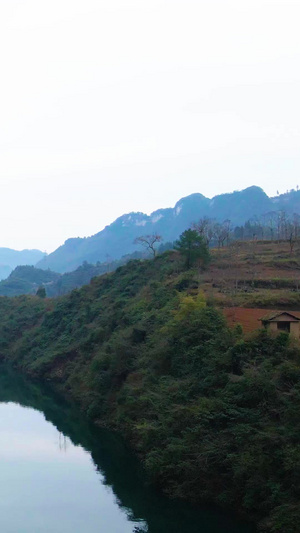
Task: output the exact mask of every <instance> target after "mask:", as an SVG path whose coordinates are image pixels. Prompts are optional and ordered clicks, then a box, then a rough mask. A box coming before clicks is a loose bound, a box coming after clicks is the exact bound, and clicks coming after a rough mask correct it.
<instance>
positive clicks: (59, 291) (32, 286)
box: [0, 245, 165, 297]
mask: <svg viewBox="0 0 300 533" xmlns="http://www.w3.org/2000/svg"><path fill="white" fill-rule="evenodd" d="M160 249H161V250H162V251H163V250H164V249H165V245H162V246H161V247H160ZM147 257H149V256H148V255H147V254H145V252H140V251H139V252H134V253H133V254H130V255H125V256H123V257H121V259H118V260H115V261H112V262H111V263H97V264H96V265H91V264H89V263H87V262H86V261H84V263H83V264H82V265H80V267H78V268H77V269H76V270H74V271H72V272H66V273H65V274H58V273H57V272H52V271H51V270H43V269H41V268H35V267H34V266H17V267H16V268H15V269H14V270H13V271H12V272H11V273H10V275H9V276H8V278H7V279H4V280H2V281H0V296H20V295H21V294H36V291H37V289H38V288H39V287H40V286H43V287H44V288H45V289H46V295H47V297H53V296H62V295H63V294H67V293H68V292H70V291H72V290H73V289H76V288H79V287H82V285H87V284H88V283H89V282H90V281H91V279H92V278H94V277H96V276H101V275H102V274H106V273H107V272H112V271H113V270H116V269H117V268H118V267H120V266H122V265H124V264H125V263H127V262H128V261H130V260H133V259H142V258H147Z"/></svg>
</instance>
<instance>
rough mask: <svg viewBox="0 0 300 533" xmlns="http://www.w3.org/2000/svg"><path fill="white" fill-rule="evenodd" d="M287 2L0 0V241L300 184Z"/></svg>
mask: <svg viewBox="0 0 300 533" xmlns="http://www.w3.org/2000/svg"><path fill="white" fill-rule="evenodd" d="M299 20H300V2H299V0H277V1H276V0H273V1H270V0H0V50H1V52H0V69H1V70H0V72H1V84H0V205H1V209H0V227H1V229H2V231H1V233H0V247H2V246H6V247H9V248H15V249H19V250H21V249H24V248H38V249H41V250H42V251H47V252H51V251H53V250H54V249H55V248H57V247H58V246H59V245H61V244H62V243H63V242H64V241H65V240H66V239H67V238H69V237H78V236H80V237H83V236H88V235H92V234H94V233H97V232H98V231H100V230H101V229H103V227H104V226H105V225H107V224H110V223H111V222H112V221H113V220H114V219H115V218H117V217H118V216H120V215H122V214H123V213H127V212H130V211H142V212H145V213H151V212H152V211H154V210H156V209H158V208H161V207H171V206H173V205H174V204H175V203H176V201H178V200H179V199H180V198H182V197H184V196H187V195H189V194H191V193H194V192H201V193H202V194H204V195H205V196H208V197H213V196H214V195H216V194H221V193H224V192H230V191H233V190H241V189H243V188H246V187H248V186H251V185H258V186H261V187H262V188H263V189H264V190H265V191H266V192H267V194H269V195H276V194H277V191H279V193H283V192H286V190H289V189H291V188H296V186H297V185H298V184H299V185H300V153H299V146H300V104H299V100H300V96H299V95H300V32H299Z"/></svg>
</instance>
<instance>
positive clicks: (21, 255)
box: [0, 248, 45, 280]
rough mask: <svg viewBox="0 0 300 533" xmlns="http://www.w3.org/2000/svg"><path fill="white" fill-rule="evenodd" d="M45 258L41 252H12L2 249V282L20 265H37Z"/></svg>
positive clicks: (0, 252)
mask: <svg viewBox="0 0 300 533" xmlns="http://www.w3.org/2000/svg"><path fill="white" fill-rule="evenodd" d="M44 257H45V253H43V252H41V251H40V250H22V251H18V250H12V249H11V248H0V280H1V279H5V278H7V276H9V274H10V273H11V272H12V270H13V269H14V268H15V267H16V266H18V265H35V264H36V263H37V262H38V261H40V260H41V259H43V258H44Z"/></svg>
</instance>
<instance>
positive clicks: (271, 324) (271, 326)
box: [269, 322, 277, 331]
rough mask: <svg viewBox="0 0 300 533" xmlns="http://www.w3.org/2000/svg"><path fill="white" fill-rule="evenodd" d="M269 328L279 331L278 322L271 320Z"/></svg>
mask: <svg viewBox="0 0 300 533" xmlns="http://www.w3.org/2000/svg"><path fill="white" fill-rule="evenodd" d="M269 329H270V330H271V331H277V322H269Z"/></svg>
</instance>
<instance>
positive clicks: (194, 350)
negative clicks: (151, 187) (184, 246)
mask: <svg viewBox="0 0 300 533" xmlns="http://www.w3.org/2000/svg"><path fill="white" fill-rule="evenodd" d="M206 275H207V274H206ZM201 277H202V274H201V275H200V277H199V273H198V272H197V271H191V272H188V273H185V272H182V270H181V263H180V261H179V259H178V256H177V255H176V254H175V253H167V254H164V255H163V256H159V257H158V258H157V259H156V260H155V261H144V262H139V261H133V262H130V263H128V264H127V265H125V266H124V267H121V268H119V269H117V271H116V272H114V273H112V274H108V275H105V276H102V277H98V278H95V279H94V280H93V281H92V283H91V284H90V285H89V286H86V287H83V288H81V289H79V290H75V291H73V292H72V293H71V294H70V295H68V296H65V297H62V298H60V299H57V300H52V301H51V300H46V301H43V300H40V299H38V298H37V297H26V296H23V297H18V298H14V299H8V298H1V299H0V317H1V320H0V323H1V326H0V339H1V343H0V354H1V355H2V357H3V358H5V359H7V360H10V361H11V362H13V363H14V364H16V365H17V366H18V367H19V368H20V369H22V370H23V371H24V372H26V373H28V374H30V375H32V376H33V377H35V378H39V379H47V380H50V381H52V382H53V383H55V384H56V385H57V387H59V388H60V390H62V391H63V392H64V393H66V395H67V396H68V397H69V398H72V399H74V400H75V401H77V402H78V403H79V404H80V405H81V407H82V410H83V411H84V412H85V413H86V414H87V415H88V416H90V417H91V418H92V419H93V420H95V421H98V422H100V423H102V424H108V425H110V426H111V427H115V428H118V429H120V430H121V431H122V432H123V433H124V434H125V435H126V436H127V437H128V438H129V439H130V441H131V442H132V444H133V446H134V447H135V449H136V450H137V451H138V452H139V454H140V456H141V457H142V459H143V461H144V464H145V467H146V469H147V471H148V473H149V475H150V476H151V479H152V480H153V482H154V483H157V484H158V485H160V486H162V487H163V488H164V489H165V490H167V491H168V492H169V493H170V494H172V495H176V496H180V497H185V498H188V499H191V500H192V499H193V500H196V501H197V500H198V501H199V500H200V499H203V498H206V499H209V500H212V499H213V500H215V501H217V502H218V503H220V504H221V505H224V506H226V507H228V508H236V509H238V510H240V511H243V512H245V513H246V514H249V515H251V516H252V517H254V518H255V519H257V520H259V521H260V523H261V525H263V526H264V527H266V528H269V529H270V530H271V531H273V532H275V531H277V532H279V531H285V532H286V533H289V532H296V531H297V528H298V524H299V519H300V508H299V503H297V502H299V493H300V447H299V435H300V417H299V411H300V353H299V348H298V346H293V345H290V344H289V340H288V337H287V336H286V335H285V334H281V335H280V336H279V337H277V338H271V337H268V336H267V335H266V334H265V333H260V334H259V335H258V336H256V337H253V338H252V339H248V340H247V341H245V340H243V338H242V336H241V333H240V332H239V331H238V329H237V330H236V331H230V330H228V328H227V326H226V324H225V322H224V318H223V317H222V316H221V315H220V314H219V312H218V311H217V310H216V309H215V308H213V307H205V306H204V302H203V297H202V295H201V292H200V293H199V292H198V288H199V280H200V282H201Z"/></svg>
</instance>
